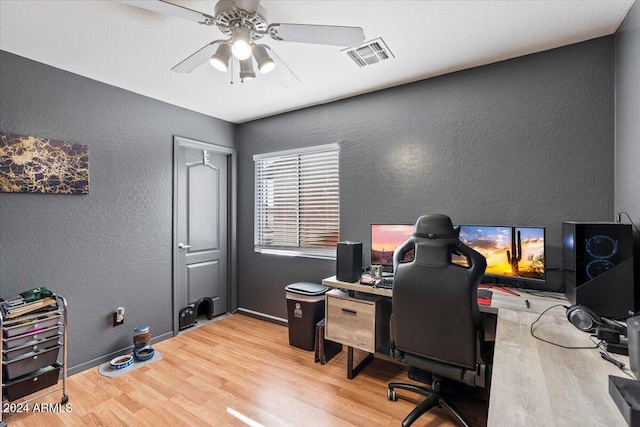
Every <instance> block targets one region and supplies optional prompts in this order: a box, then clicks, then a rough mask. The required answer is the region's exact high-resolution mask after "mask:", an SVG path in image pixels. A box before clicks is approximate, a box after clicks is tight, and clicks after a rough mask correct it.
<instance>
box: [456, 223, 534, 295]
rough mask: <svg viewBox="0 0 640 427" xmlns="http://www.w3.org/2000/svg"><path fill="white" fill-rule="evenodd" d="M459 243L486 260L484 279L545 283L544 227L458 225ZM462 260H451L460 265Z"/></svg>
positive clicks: (457, 258) (459, 258)
mask: <svg viewBox="0 0 640 427" xmlns="http://www.w3.org/2000/svg"><path fill="white" fill-rule="evenodd" d="M460 240H461V241H462V242H463V243H464V244H466V245H467V246H469V247H470V248H472V249H475V250H476V251H478V252H480V253H481V254H482V255H483V256H484V257H485V258H486V260H487V269H486V272H485V276H489V277H496V278H506V279H512V280H523V281H535V282H544V281H545V274H546V269H545V228H544V227H510V226H486V225H461V226H460ZM461 260H464V258H462V257H454V260H453V261H454V262H457V263H461V264H463V263H464V261H461Z"/></svg>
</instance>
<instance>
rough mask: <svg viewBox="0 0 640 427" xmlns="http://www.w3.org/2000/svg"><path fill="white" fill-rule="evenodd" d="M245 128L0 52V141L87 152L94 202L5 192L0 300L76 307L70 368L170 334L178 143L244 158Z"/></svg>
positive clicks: (0, 219)
mask: <svg viewBox="0 0 640 427" xmlns="http://www.w3.org/2000/svg"><path fill="white" fill-rule="evenodd" d="M235 129H236V128H235V125H233V124H231V123H227V122H224V121H222V120H218V119H214V118H211V117H207V116H204V115H201V114H197V113H194V112H192V111H188V110H184V109H181V108H178V107H175V106H171V105H169V104H165V103H162V102H159V101H156V100H153V99H150V98H146V97H143V96H140V95H136V94H134V93H131V92H127V91H125V90H122V89H118V88H115V87H112V86H109V85H106V84H103V83H99V82H96V81H93V80H89V79H86V78H83V77H80V76H77V75H74V74H71V73H68V72H65V71H61V70H59V69H55V68H52V67H48V66H45V65H42V64H39V63H36V62H33V61H30V60H27V59H24V58H21V57H19V56H15V55H12V54H9V53H7V52H0V131H3V132H7V133H17V134H21V135H34V136H41V137H46V138H51V139H57V140H65V141H72V142H77V143H80V144H86V145H88V146H89V162H90V167H89V168H90V186H91V187H90V191H89V194H88V195H85V196H66V195H50V194H46V195H36V194H0V295H2V296H4V297H5V298H7V297H12V296H15V295H16V294H17V293H18V292H20V291H23V290H26V289H28V288H31V287H35V286H40V285H44V286H47V287H49V288H50V289H52V290H54V291H55V292H57V293H59V294H61V295H63V296H65V297H66V298H67V300H68V303H69V306H70V310H69V340H70V342H69V360H68V362H69V363H68V364H69V366H71V367H72V368H75V370H80V369H83V368H86V367H88V366H91V364H92V363H93V364H94V363H95V362H96V359H97V360H103V359H104V358H105V355H109V354H111V353H114V352H116V353H118V352H120V351H122V349H124V348H126V347H128V346H130V345H131V344H132V340H131V337H132V331H133V329H134V328H135V327H136V326H138V325H141V324H146V325H149V326H150V328H151V332H152V334H153V336H154V337H159V336H161V335H163V334H168V333H170V332H171V330H172V320H171V312H172V307H171V302H172V269H171V264H172V260H171V254H172V248H171V244H172V243H171V241H172V220H171V218H172V217H171V215H172V172H173V169H172V161H173V135H179V136H184V137H187V138H192V139H196V140H201V141H206V142H211V143H215V144H218V145H224V146H228V147H234V148H235ZM118 306H124V307H125V309H126V312H125V324H124V326H119V327H116V328H113V327H112V326H111V323H112V311H113V310H115V308H116V307H118ZM72 370H73V369H72Z"/></svg>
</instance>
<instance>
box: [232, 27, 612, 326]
mask: <svg viewBox="0 0 640 427" xmlns="http://www.w3.org/2000/svg"><path fill="white" fill-rule="evenodd" d="M613 50H614V46H613V37H604V38H600V39H595V40H592V41H588V42H584V43H580V44H576V45H572V46H567V47H563V48H559V49H554V50H551V51H547V52H543V53H539V54H535V55H529V56H526V57H521V58H517V59H513V60H509V61H505V62H501V63H497V64H492V65H488V66H484V67H480V68H475V69H471V70H466V71H461V72H457V73H454V74H449V75H445V76H441V77H436V78H432V79H428V80H423V81H420V82H417V83H412V84H408V85H404V86H400V87H397V88H393V89H387V90H384V91H380V92H376V93H371V94H366V95H362V96H358V97H354V98H350V99H347V100H343V101H339V102H334V103H331V104H326V105H323V106H318V107H313V108H308V109H305V110H300V111H295V112H291V113H287V114H283V115H279V116H275V117H271V118H266V119H262V120H258V121H254V122H249V123H245V124H242V125H240V126H239V128H238V141H239V153H240V154H239V178H238V180H239V196H238V197H239V198H238V200H239V218H238V230H239V233H238V248H239V250H238V255H239V256H238V283H239V289H238V292H239V294H238V303H239V306H240V307H244V308H247V309H250V310H254V311H257V312H262V313H266V314H269V315H272V316H276V317H281V318H286V317H287V312H286V302H285V298H284V292H283V288H284V286H285V285H287V284H289V283H292V282H296V281H302V280H304V281H307V280H308V281H319V280H321V279H322V278H323V277H326V276H330V275H333V274H335V263H334V262H332V261H320V260H313V259H303V258H287V257H277V256H272V255H264V254H257V253H254V252H253V228H254V227H253V185H254V184H253V183H254V170H253V161H252V156H253V155H254V154H256V153H264V152H270V151H276V150H282V149H287V148H293V147H304V146H312V145H317V144H326V143H332V142H338V143H340V147H341V152H340V167H341V170H340V192H341V194H340V208H341V214H340V221H341V224H340V231H341V235H340V238H341V239H342V240H356V241H362V242H363V243H364V249H363V250H364V254H363V258H364V264H365V265H367V264H368V263H369V245H370V242H369V240H370V237H369V234H370V231H369V229H370V224H371V223H385V222H389V223H396V222H397V223H413V222H414V221H415V219H416V218H417V217H418V216H419V215H421V214H424V213H445V214H448V215H449V216H450V217H451V218H452V220H453V221H454V222H455V223H463V224H506V225H530V226H544V227H546V228H547V266H548V267H549V268H559V267H560V266H561V250H560V243H561V236H560V229H561V223H562V221H565V220H577V221H602V220H612V219H613V214H612V212H613V193H612V188H613V181H614V170H613V160H614V96H613V95H614V88H613V81H614V69H613ZM382 66H384V65H382ZM561 287H562V282H561V277H560V273H559V272H550V273H549V280H548V283H547V289H556V290H557V289H560V288H561Z"/></svg>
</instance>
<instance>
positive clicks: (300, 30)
mask: <svg viewBox="0 0 640 427" xmlns="http://www.w3.org/2000/svg"><path fill="white" fill-rule="evenodd" d="M267 33H269V35H270V36H271V37H273V38H274V39H276V40H282V41H285V42H298V43H315V44H328V45H334V46H344V47H359V46H360V45H361V44H362V42H363V41H364V31H363V30H362V28H360V27H338V26H334V25H308V24H271V25H269V27H267Z"/></svg>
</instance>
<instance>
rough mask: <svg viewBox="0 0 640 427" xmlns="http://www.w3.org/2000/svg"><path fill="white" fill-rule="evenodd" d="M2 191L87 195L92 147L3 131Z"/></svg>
mask: <svg viewBox="0 0 640 427" xmlns="http://www.w3.org/2000/svg"><path fill="white" fill-rule="evenodd" d="M0 192H3V193H54V194H87V193H88V192H89V147H88V146H87V145H81V144H75V143H72V142H63V141H54V140H52V139H47V138H40V137H36V136H22V135H13V134H6V133H0Z"/></svg>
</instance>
